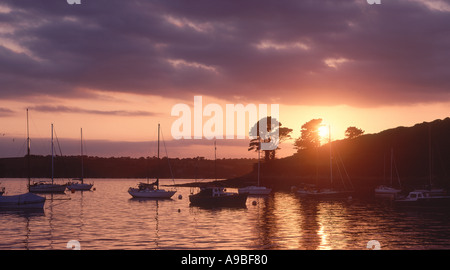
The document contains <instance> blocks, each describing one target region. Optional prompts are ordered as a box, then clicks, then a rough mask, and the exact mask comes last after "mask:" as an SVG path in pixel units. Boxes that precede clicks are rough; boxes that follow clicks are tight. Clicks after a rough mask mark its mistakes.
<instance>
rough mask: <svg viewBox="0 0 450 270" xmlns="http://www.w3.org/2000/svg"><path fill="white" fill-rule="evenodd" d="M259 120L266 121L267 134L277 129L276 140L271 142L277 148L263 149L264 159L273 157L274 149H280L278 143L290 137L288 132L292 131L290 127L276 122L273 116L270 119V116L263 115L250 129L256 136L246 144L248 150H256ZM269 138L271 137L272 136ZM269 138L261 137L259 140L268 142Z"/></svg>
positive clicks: (258, 136)
mask: <svg viewBox="0 0 450 270" xmlns="http://www.w3.org/2000/svg"><path fill="white" fill-rule="evenodd" d="M261 121H266V122H267V134H274V133H276V132H277V131H278V140H277V141H275V142H272V143H276V144H277V148H276V149H274V150H263V151H264V159H265V160H271V159H275V155H276V150H279V149H281V148H280V147H279V145H280V143H282V142H284V141H285V140H288V139H290V138H291V135H290V133H291V132H292V129H291V128H287V127H282V124H281V123H280V122H278V120H277V119H275V118H274V119H273V121H272V117H271V116H268V117H264V118H262V119H260V120H259V121H258V122H256V124H255V125H254V126H253V127H252V129H251V130H250V134H257V138H255V139H252V140H250V143H249V145H248V151H258V149H259V141H260V133H259V123H260V122H261ZM266 137H270V136H266ZM270 138H273V136H272V137H270ZM269 140H270V139H263V138H261V142H269Z"/></svg>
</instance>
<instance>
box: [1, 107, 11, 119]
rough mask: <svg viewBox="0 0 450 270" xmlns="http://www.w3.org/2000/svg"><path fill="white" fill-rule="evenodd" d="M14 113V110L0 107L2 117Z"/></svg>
mask: <svg viewBox="0 0 450 270" xmlns="http://www.w3.org/2000/svg"><path fill="white" fill-rule="evenodd" d="M12 115H14V111H12V110H10V109H7V108H1V107H0V117H8V116H12Z"/></svg>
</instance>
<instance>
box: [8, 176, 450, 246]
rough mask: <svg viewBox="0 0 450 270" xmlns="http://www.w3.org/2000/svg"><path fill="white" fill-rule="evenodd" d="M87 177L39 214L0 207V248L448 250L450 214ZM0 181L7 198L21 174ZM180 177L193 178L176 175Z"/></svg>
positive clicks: (22, 184) (19, 189)
mask: <svg viewBox="0 0 450 270" xmlns="http://www.w3.org/2000/svg"><path fill="white" fill-rule="evenodd" d="M92 181H93V182H94V187H95V188H96V190H95V191H89V192H75V193H70V192H66V194H60V195H53V196H52V195H44V196H46V197H47V201H46V203H45V207H44V210H43V211H38V212H29V211H6V210H1V211H0V239H1V241H0V249H66V245H67V242H68V241H70V240H77V241H79V242H80V244H81V249H90V250H91V249H92V250H99V249H101V250H105V249H107V250H109V249H169V250H172V249H176V250H181V249H235V250H243V249H250V250H252V249H282V250H285V249H286V250H293V249H309V250H316V249H366V246H367V242H368V241H370V240H376V241H378V242H379V243H380V244H381V249H449V248H450V223H449V217H450V213H449V212H442V211H431V212H430V211H427V212H426V211H423V210H422V211H412V210H409V211H406V210H397V209H394V208H392V207H391V206H390V205H389V203H387V202H386V201H378V200H360V199H357V198H355V199H352V200H347V199H346V200H326V201H311V200H305V199H304V198H299V197H298V196H296V195H295V194H292V193H288V192H276V193H274V194H272V195H270V196H268V197H259V198H258V197H249V198H248V199H247V206H246V207H245V208H238V209H233V208H220V209H204V208H199V207H192V206H190V205H189V199H188V196H189V194H190V192H191V191H194V192H197V190H196V189H192V188H189V187H178V188H176V189H177V193H176V194H175V195H174V196H173V197H172V199H170V200H137V199H131V196H130V195H129V194H128V192H127V190H128V188H129V187H130V186H135V185H136V184H137V183H138V182H139V181H141V180H139V179H113V180H109V179H108V180H106V179H94V180H91V182H92ZM0 182H1V186H4V187H6V191H7V193H8V194H9V195H14V194H19V193H23V192H25V191H26V184H27V181H26V179H0ZM88 182H89V180H88ZM184 182H193V180H176V183H184ZM172 183H173V182H172V180H161V184H163V185H164V184H172ZM169 188H170V187H169ZM229 190H231V191H236V190H233V189H229ZM179 195H181V196H182V198H181V199H179V198H178V196H179Z"/></svg>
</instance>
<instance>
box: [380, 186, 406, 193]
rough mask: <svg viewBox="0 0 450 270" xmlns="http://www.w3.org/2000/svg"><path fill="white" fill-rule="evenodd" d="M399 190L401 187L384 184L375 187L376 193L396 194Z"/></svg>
mask: <svg viewBox="0 0 450 270" xmlns="http://www.w3.org/2000/svg"><path fill="white" fill-rule="evenodd" d="M401 191H402V190H401V189H398V188H394V187H391V186H385V185H380V186H378V187H376V188H375V193H376V194H397V193H400V192H401Z"/></svg>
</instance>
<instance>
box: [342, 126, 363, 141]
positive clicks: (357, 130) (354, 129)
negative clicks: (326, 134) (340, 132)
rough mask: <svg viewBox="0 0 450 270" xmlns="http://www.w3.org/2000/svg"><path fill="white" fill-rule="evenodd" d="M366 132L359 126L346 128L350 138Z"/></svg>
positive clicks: (346, 133) (346, 134)
mask: <svg viewBox="0 0 450 270" xmlns="http://www.w3.org/2000/svg"><path fill="white" fill-rule="evenodd" d="M363 133H364V130H362V129H360V128H357V127H348V128H347V130H345V137H347V138H348V139H353V138H356V137H358V136H361V135H362V134H363Z"/></svg>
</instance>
